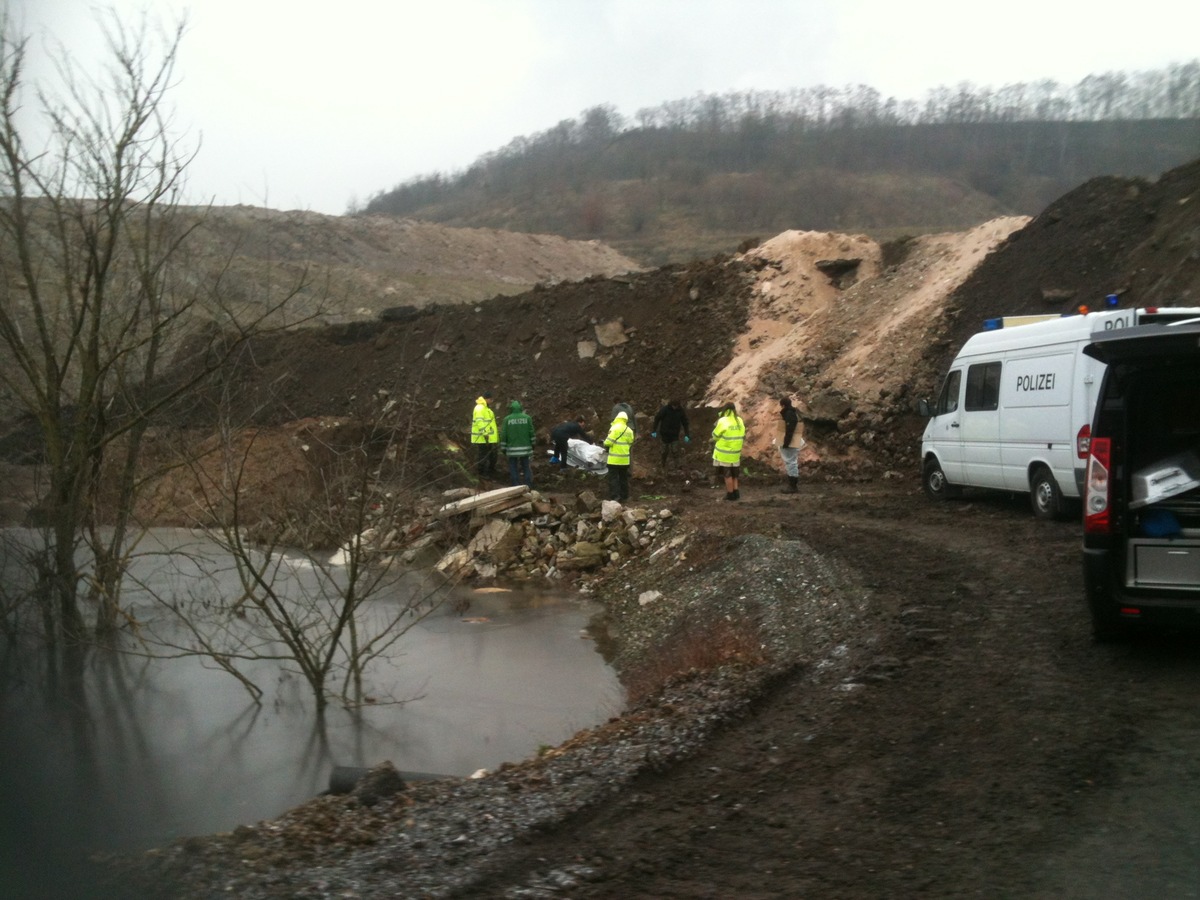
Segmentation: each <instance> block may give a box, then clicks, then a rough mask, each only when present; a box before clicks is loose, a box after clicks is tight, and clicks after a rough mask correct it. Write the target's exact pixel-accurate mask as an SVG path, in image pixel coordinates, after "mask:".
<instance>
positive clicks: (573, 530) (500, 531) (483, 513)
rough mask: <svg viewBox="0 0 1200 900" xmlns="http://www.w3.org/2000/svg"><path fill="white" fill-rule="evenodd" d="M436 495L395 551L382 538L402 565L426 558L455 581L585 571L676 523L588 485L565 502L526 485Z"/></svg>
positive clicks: (653, 540)
mask: <svg viewBox="0 0 1200 900" xmlns="http://www.w3.org/2000/svg"><path fill="white" fill-rule="evenodd" d="M442 496H443V499H445V500H446V501H448V502H446V503H445V504H444V505H442V506H440V507H435V506H434V505H433V504H428V505H427V506H426V507H425V508H424V510H423V511H422V513H421V516H420V522H419V524H418V525H416V526H414V527H413V528H410V529H409V530H408V532H407V534H406V537H405V541H404V542H403V547H402V549H401V548H400V547H396V546H395V538H394V537H393V538H392V540H391V541H389V542H388V543H391V544H392V545H393V547H395V549H396V550H398V558H399V561H400V562H402V563H404V564H405V565H409V566H421V565H427V564H431V563H432V565H433V568H434V569H435V570H436V571H438V572H440V573H441V574H442V575H444V576H446V577H447V578H450V579H453V580H455V581H462V580H467V581H470V580H475V579H490V578H497V577H504V578H506V579H516V580H523V579H537V578H547V579H557V578H563V577H568V576H571V577H577V576H580V575H586V574H587V573H590V572H594V571H596V570H599V569H602V568H603V567H605V566H607V565H609V564H612V563H619V562H620V561H621V560H623V559H626V558H628V557H630V556H633V555H635V554H639V553H644V552H647V551H648V550H651V548H653V547H654V546H655V544H661V543H662V541H663V538H664V537H665V536H666V535H667V534H668V533H669V532H670V530H671V527H672V525H673V524H674V522H675V521H676V520H675V518H674V515H673V513H672V512H671V510H670V509H665V508H664V509H661V510H658V511H657V512H655V511H651V510H649V509H646V508H643V507H636V506H628V507H627V506H624V505H623V504H621V503H618V502H617V501H615V500H601V499H600V498H598V497H597V496H596V494H595V493H594V492H592V491H590V490H585V491H581V492H580V493H578V494H577V495H576V496H575V502H574V504H573V506H570V507H569V506H567V505H565V504H563V503H561V502H558V501H556V500H554V499H553V498H550V497H548V496H546V495H543V494H541V493H539V492H537V491H534V490H531V489H530V488H528V487H526V486H525V485H519V486H517V487H510V488H500V489H498V490H493V491H485V492H482V493H479V492H476V491H474V490H472V489H471V488H456V489H454V490H450V491H446V492H445V493H444V494H443V495H442ZM381 549H383V550H385V551H388V550H390V549H391V548H389V547H382V548H381ZM660 549H661V548H660ZM655 552H657V551H655Z"/></svg>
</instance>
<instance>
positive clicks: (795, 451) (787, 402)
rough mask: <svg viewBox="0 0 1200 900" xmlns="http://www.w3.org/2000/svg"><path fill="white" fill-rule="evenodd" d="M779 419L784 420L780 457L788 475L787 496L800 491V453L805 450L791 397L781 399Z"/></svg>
mask: <svg viewBox="0 0 1200 900" xmlns="http://www.w3.org/2000/svg"><path fill="white" fill-rule="evenodd" d="M779 418H780V419H782V420H783V433H782V434H781V435H780V436H779V438H778V441H779V455H780V456H781V457H783V469H784V471H785V472H786V473H787V480H788V483H787V487H785V488H784V489H783V492H784V493H785V494H795V493H798V492H799V490H800V451H801V450H803V449H804V438H803V437H802V436H801V435H800V432H799V428H798V427H797V426H799V424H800V415H799V413H797V412H796V407H794V406H792V400H791V398H790V397H780V398H779Z"/></svg>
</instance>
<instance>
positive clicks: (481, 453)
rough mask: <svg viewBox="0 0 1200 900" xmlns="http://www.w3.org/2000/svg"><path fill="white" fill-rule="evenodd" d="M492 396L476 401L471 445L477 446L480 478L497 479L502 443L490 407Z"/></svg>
mask: <svg viewBox="0 0 1200 900" xmlns="http://www.w3.org/2000/svg"><path fill="white" fill-rule="evenodd" d="M491 396H492V395H491V394H484V395H483V396H481V397H477V398H476V400H475V412H474V413H473V414H472V416H471V443H472V444H474V445H475V453H476V456H475V472H476V473H477V474H478V475H479V477H480V478H483V477H484V476H487V477H488V478H495V477H496V462H497V458H498V456H499V454H497V453H496V448H497V445H498V444H499V442H500V432H499V429H497V428H496V414H495V413H494V412H492V409H491V407H489V406H488V400H489V399H491Z"/></svg>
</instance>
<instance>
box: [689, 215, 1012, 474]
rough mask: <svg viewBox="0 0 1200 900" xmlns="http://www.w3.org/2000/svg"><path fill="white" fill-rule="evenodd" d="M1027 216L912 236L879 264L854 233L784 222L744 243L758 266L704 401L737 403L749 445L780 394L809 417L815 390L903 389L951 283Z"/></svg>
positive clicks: (854, 399) (759, 451)
mask: <svg viewBox="0 0 1200 900" xmlns="http://www.w3.org/2000/svg"><path fill="white" fill-rule="evenodd" d="M1028 221H1029V220H1028V219H1027V218H1019V217H1011V218H1003V219H996V220H994V221H991V222H987V223H985V224H983V225H980V226H979V227H977V228H973V229H971V230H970V231H966V232H959V233H951V234H937V235H927V236H925V237H920V238H916V239H914V240H913V241H911V242H910V243H909V244H908V246H907V247H906V252H905V256H904V259H903V260H902V261H901V262H899V263H898V264H896V265H893V266H888V267H886V268H885V267H884V264H883V248H881V247H880V246H879V245H878V244H876V243H875V242H874V241H872V240H870V239H869V238H867V237H864V236H862V235H854V236H850V235H842V234H829V233H820V232H795V231H789V232H785V233H784V234H781V235H779V236H777V237H775V238H772V239H771V240H770V241H767V242H766V243H764V244H762V245H761V246H759V247H756V248H754V249H753V250H751V251H749V252H748V253H747V256H748V257H750V258H754V259H757V260H759V261H761V262H762V263H764V264H765V266H764V267H763V268H762V269H761V271H760V273H759V277H758V281H757V284H756V286H755V290H754V292H753V294H752V299H751V303H750V316H749V320H748V322H747V326H746V331H745V332H744V333H743V334H742V335H741V336H740V337H739V339H738V342H737V345H736V346H735V348H734V357H733V359H732V360H731V361H730V363H729V365H728V366H726V367H725V368H724V369H723V370H722V371H721V372H719V373H718V374H717V376H716V378H714V379H713V382H712V383H711V384H710V385H709V389H708V391H707V394H706V397H705V400H706V402H708V403H710V404H716V403H721V402H723V401H727V400H733V401H734V402H736V403H737V404H738V408H739V409H740V410H742V412H743V415H744V416H745V417H746V418H747V421H748V422H754V423H755V424H756V425H757V427H756V428H754V429H753V430H751V431H750V433H749V435H748V440H747V448H748V450H749V453H750V455H752V456H758V455H763V454H767V453H769V450H770V447H771V444H772V442H773V439H774V438H775V436H776V435H775V429H774V428H771V427H764V425H766V424H767V423H772V422H773V421H775V420H776V419H777V417H778V404H777V402H776V400H777V398H778V396H779V395H781V394H784V393H786V394H789V395H792V396H797V395H798V400H799V404H798V405H799V406H800V408H801V410H802V411H804V412H806V413H807V416H806V418H807V419H808V420H809V421H812V419H813V418H819V410H818V406H819V405H820V403H821V396H820V395H821V393H822V392H823V391H826V390H831V389H832V390H836V391H837V392H839V393H840V394H842V395H843V396H844V397H845V398H846V403H848V404H849V405H850V406H852V407H855V408H858V407H860V406H862V404H863V403H864V402H874V401H877V400H879V399H881V398H886V397H887V396H888V395H894V394H897V393H900V392H903V391H904V389H905V385H906V382H907V379H908V377H909V373H910V372H912V371H913V369H914V368H915V361H916V360H917V359H919V358H920V356H921V355H922V354H923V353H924V352H925V349H926V348H925V345H924V339H925V337H926V335H927V333H928V331H929V329H930V325H931V323H932V322H935V321H936V320H937V319H938V318H939V317H940V316H941V315H942V311H943V309H944V307H945V306H946V302H947V298H948V297H949V296H950V294H951V292H952V291H954V290H955V289H956V288H957V287H958V286H959V285H961V284H962V283H963V281H964V280H965V279H966V277H967V276H968V275H970V274H971V272H972V271H973V270H974V269H975V267H976V266H978V265H979V264H980V263H981V262H982V261H983V259H984V258H985V257H986V256H987V254H989V253H991V252H992V250H994V249H995V247H996V246H997V245H998V244H999V243H1000V242H1001V241H1003V240H1005V239H1006V238H1007V237H1008V236H1009V235H1011V234H1012V233H1013V232H1015V231H1016V230H1018V229H1019V228H1022V227H1024V226H1025V225H1026V224H1027V223H1028ZM816 360H820V361H821V362H822V365H821V366H820V367H819V369H818V368H816V367H814V366H813V362H814V361H816ZM814 376H817V377H814ZM814 396H815V397H816V400H815V401H814V399H813V398H814ZM818 443H819V442H816V441H814V442H812V443H811V444H810V447H809V448H806V454H807V455H808V457H809V458H810V460H812V459H816V458H818V457H819V454H820V450H819V449H818Z"/></svg>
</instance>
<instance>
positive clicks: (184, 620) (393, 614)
mask: <svg viewBox="0 0 1200 900" xmlns="http://www.w3.org/2000/svg"><path fill="white" fill-rule="evenodd" d="M415 409H416V405H415V404H414V403H413V402H411V398H409V399H408V400H406V399H405V398H400V399H393V398H391V397H390V396H389V395H388V394H387V393H386V392H382V391H381V392H380V393H379V394H377V395H376V396H375V397H373V398H371V399H370V401H369V403H368V404H366V406H365V408H363V409H361V410H360V411H359V413H358V414H356V415H354V416H351V417H348V418H346V419H340V420H331V421H328V422H326V423H324V426H325V427H321V426H318V427H316V428H315V429H314V430H312V431H309V432H306V433H305V438H304V443H303V444H302V445H301V449H302V450H303V461H302V462H301V463H300V465H299V466H298V467H287V473H286V478H287V480H288V481H289V482H291V484H292V487H293V490H292V491H290V492H289V493H288V494H287V495H286V496H283V497H280V498H279V500H278V502H277V503H274V504H271V505H269V506H266V507H258V508H256V509H250V508H249V507H248V505H247V501H248V498H250V497H253V496H261V495H262V494H263V493H264V492H263V491H262V490H256V489H248V485H249V482H252V481H254V480H255V479H256V478H257V477H258V475H259V474H260V473H261V472H262V470H263V469H264V467H275V468H278V467H280V466H282V465H283V464H282V461H281V460H280V459H279V450H278V445H277V444H272V445H270V448H269V449H267V450H265V451H260V449H259V448H258V447H257V446H256V445H257V443H258V441H259V433H256V431H255V430H254V429H252V428H238V429H236V430H228V431H227V432H226V434H225V435H224V436H223V437H222V438H221V439H219V440H216V441H213V442H212V443H211V444H210V445H209V446H208V447H207V448H202V452H200V453H197V454H194V455H193V456H192V457H191V459H190V474H191V479H192V487H191V489H190V491H191V492H193V493H194V494H195V496H196V498H197V503H196V507H195V509H196V514H197V516H198V517H199V518H200V519H201V520H207V521H208V523H209V526H210V530H209V535H210V537H211V538H212V540H213V542H214V544H215V546H216V547H217V548H219V549H220V551H221V556H222V557H223V558H226V559H229V560H231V561H232V563H231V564H232V567H233V570H232V572H231V573H230V572H227V573H225V574H226V576H227V580H231V581H233V582H234V583H236V586H237V589H236V590H234V591H230V590H225V591H218V592H212V591H209V592H206V593H205V594H204V595H196V596H192V597H178V596H166V595H162V594H158V593H156V592H155V591H153V590H151V589H149V586H147V591H146V593H147V595H149V596H151V597H152V598H153V600H154V604H155V609H156V610H157V616H156V621H154V622H152V621H149V620H148V619H147V620H145V621H143V622H141V623H139V625H140V627H139V634H140V636H141V638H142V646H143V647H144V648H145V650H146V652H148V653H150V654H152V655H155V656H200V657H203V658H205V659H206V660H209V661H210V662H213V663H215V664H216V665H217V666H219V667H220V668H222V669H224V670H225V671H226V672H228V673H229V674H231V675H233V676H234V677H235V678H237V679H238V680H239V681H241V682H242V684H243V686H245V687H246V688H247V690H248V691H249V692H250V694H251V696H252V697H253V698H254V699H256V700H257V699H258V698H259V697H261V695H262V690H261V688H260V687H259V686H258V685H257V684H255V682H254V679H253V677H252V675H250V674H248V670H249V669H251V668H253V667H255V666H256V665H257V664H258V663H260V662H262V661H271V662H273V663H275V664H276V665H278V666H279V667H281V668H282V669H284V670H288V671H292V672H295V673H296V674H298V675H299V676H300V677H301V678H303V680H304V681H305V683H306V684H307V685H308V687H309V690H310V692H311V694H312V696H313V698H314V700H315V701H316V707H317V710H318V711H323V710H324V709H325V708H326V706H327V704H328V702H329V701H330V700H337V701H339V702H340V703H341V704H342V705H344V706H346V707H348V708H354V707H361V706H362V705H364V704H366V703H370V702H387V701H394V700H397V699H398V698H394V697H381V696H380V695H379V694H378V693H374V694H371V693H368V681H367V675H368V670H369V669H370V668H371V665H372V663H374V662H376V661H377V660H380V659H381V658H383V657H387V658H390V657H391V656H392V655H393V651H394V648H395V645H396V643H397V642H398V641H400V639H401V638H402V637H403V636H404V635H405V634H406V633H407V632H408V631H409V630H410V629H411V628H413V627H414V626H415V625H417V624H418V623H419V622H421V621H422V620H423V619H424V618H425V617H426V616H428V615H430V614H431V613H432V612H434V611H435V610H437V609H438V608H439V607H440V606H441V604H442V603H443V602H445V600H446V598H447V597H448V595H449V591H448V590H447V589H448V587H449V586H450V584H451V583H452V582H447V581H441V580H437V581H435V580H431V579H429V578H428V577H427V576H425V575H424V574H423V573H420V572H417V571H413V570H409V569H408V568H406V567H405V566H403V565H401V564H398V563H397V562H396V561H395V559H394V558H393V556H392V553H391V552H390V550H389V548H391V547H392V546H394V545H396V544H397V543H398V541H397V536H396V535H395V534H393V533H391V532H393V531H394V530H395V529H397V528H399V527H401V526H399V525H397V523H403V522H406V521H411V515H410V513H411V510H410V502H411V497H412V494H413V490H412V489H413V487H414V486H415V485H414V482H415V481H416V480H419V479H420V476H415V475H413V474H412V467H411V466H410V465H409V460H408V459H407V454H408V452H409V446H410V443H411V440H412V438H413V433H412V426H413V417H414V410H415ZM235 431H236V434H235V433H234V432H235ZM204 451H207V452H204ZM331 549H332V552H330V550H331ZM202 565H203V564H202ZM207 574H208V576H210V578H211V576H213V575H214V574H215V573H213V572H211V571H210V572H208V573H207ZM228 576H232V577H228ZM163 625H165V627H161V626H163Z"/></svg>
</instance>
